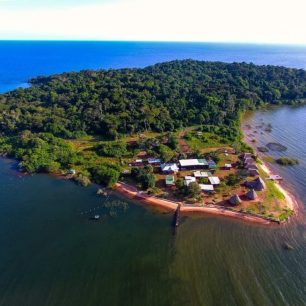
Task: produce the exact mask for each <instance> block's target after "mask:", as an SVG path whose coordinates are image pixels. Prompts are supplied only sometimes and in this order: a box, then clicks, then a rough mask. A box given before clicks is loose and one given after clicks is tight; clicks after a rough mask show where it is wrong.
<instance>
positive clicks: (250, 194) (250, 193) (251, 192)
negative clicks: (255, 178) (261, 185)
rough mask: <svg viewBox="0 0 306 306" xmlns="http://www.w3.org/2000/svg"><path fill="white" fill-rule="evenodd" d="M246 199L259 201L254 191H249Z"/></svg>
mask: <svg viewBox="0 0 306 306" xmlns="http://www.w3.org/2000/svg"><path fill="white" fill-rule="evenodd" d="M246 197H247V198H248V199H249V200H256V199H257V193H256V191H255V190H254V189H251V190H249V191H248V192H247V193H246Z"/></svg>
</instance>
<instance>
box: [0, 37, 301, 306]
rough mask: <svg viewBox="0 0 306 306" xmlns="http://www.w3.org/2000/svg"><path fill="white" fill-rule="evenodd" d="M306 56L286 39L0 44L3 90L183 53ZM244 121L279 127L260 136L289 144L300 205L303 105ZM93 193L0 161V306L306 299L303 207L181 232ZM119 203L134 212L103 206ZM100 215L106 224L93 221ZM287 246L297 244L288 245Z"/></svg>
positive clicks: (191, 222) (260, 58)
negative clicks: (269, 222)
mask: <svg viewBox="0 0 306 306" xmlns="http://www.w3.org/2000/svg"><path fill="white" fill-rule="evenodd" d="M305 55H306V52H305V48H304V49H302V48H300V47H297V48H295V47H291V48H288V47H281V46H278V47H275V46H270V47H268V46H264V47H262V46H252V45H221V44H152V43H141V44H136V43H77V42H71V43H29V42H28V43H26V42H24V43H17V42H10V43H7V42H1V43H0V63H1V65H0V89H1V91H5V90H8V89H11V88H14V87H16V86H19V85H21V84H23V83H25V82H26V81H27V79H28V78H29V77H33V76H35V75H38V74H49V73H55V72H62V71H65V70H67V71H68V70H80V69H84V68H99V67H105V68H108V67H125V66H128V67H131V66H133V67H134V66H135V67H142V66H145V65H148V64H153V63H154V62H157V61H163V60H168V59H176V58H196V59H207V60H223V61H243V60H244V61H253V62H255V63H260V64H283V65H286V66H291V67H298V68H303V67H304V68H306V58H305ZM248 120H249V122H250V124H251V125H252V126H256V125H257V123H258V122H266V123H271V124H272V126H273V129H272V132H271V133H266V132H263V134H261V132H258V133H257V136H256V138H257V142H258V144H266V143H267V142H270V141H272V140H273V141H276V142H280V143H282V144H285V145H286V146H287V147H288V150H287V152H285V153H282V154H286V155H288V156H292V157H297V158H298V159H299V160H300V165H298V166H296V167H292V168H286V169H284V168H280V167H277V166H274V167H275V168H274V170H275V171H277V172H278V173H280V174H281V175H283V176H284V178H285V180H286V184H287V186H289V188H290V190H291V191H292V192H294V194H296V196H297V197H298V198H299V199H300V200H301V205H302V207H304V204H305V200H304V199H305V192H306V189H305V186H306V176H305V163H306V146H305V132H304V131H305V125H306V108H305V107H302V108H287V107H284V108H280V109H276V110H272V111H268V112H258V113H256V114H255V115H254V116H253V117H251V118H249V119H248ZM259 124H260V123H259ZM269 154H270V152H269ZM271 154H272V153H271ZM273 154H275V155H277V154H280V153H275V152H274V153H273ZM95 192H96V187H90V188H81V187H79V186H77V185H75V184H73V183H71V182H67V181H62V180H59V179H56V178H52V177H49V176H46V175H35V176H23V177H21V176H19V175H18V174H17V173H16V172H15V171H14V162H13V161H10V160H5V159H0V229H1V230H0V246H1V247H0V305H1V306H2V305H3V306H33V305H35V306H45V305H47V306H61V305H63V306H70V305H71V306H84V305H88V306H98V305H103V306H104V305H106V306H109V305H112V306H113V305H118V306H121V305H124V306H129V305H131V306H138V305H139V306H146V305H152V306H156V305H175V306H177V305H178V306H180V305H186V306H187V305H188V306H189V305H194V306H199V305H203V306H218V305H220V306H221V305H222V306H224V305H226V306H227V305H228V306H237V305H238V306H240V305H241V306H244V305H250V306H251V305H258V306H265V305H271V306H282V305H290V306H303V305H306V226H305V225H304V224H305V220H304V217H303V216H304V215H303V214H302V216H301V217H300V218H299V219H298V220H295V221H292V222H291V223H290V224H288V225H287V226H280V227H272V228H266V227H259V226H254V225H249V224H244V223H241V222H239V221H234V220H228V219H222V218H215V217H205V216H204V217H203V216H202V217H188V218H186V219H185V220H184V221H183V223H182V224H181V226H180V228H179V230H178V232H177V234H176V236H174V235H173V232H172V228H171V221H172V216H171V215H169V214H161V213H157V212H154V211H152V210H151V209H146V208H144V207H142V206H140V205H138V204H136V203H133V202H126V200H122V199H119V198H116V197H115V196H110V197H98V196H97V195H96V194H95ZM119 200H120V201H124V202H125V203H127V204H128V208H127V210H125V211H124V210H122V209H116V210H115V211H113V212H112V213H111V214H110V211H109V209H107V208H102V206H103V205H105V204H109V203H114V201H119ZM94 208H95V210H94ZM89 210H91V212H88V211H89ZM86 212H87V213H86ZM97 212H98V213H99V214H101V215H102V220H101V222H92V221H89V220H88V219H89V217H90V216H91V215H92V214H93V213H97ZM284 242H287V243H290V245H292V246H293V248H294V249H293V250H292V251H286V250H284V249H283V244H284Z"/></svg>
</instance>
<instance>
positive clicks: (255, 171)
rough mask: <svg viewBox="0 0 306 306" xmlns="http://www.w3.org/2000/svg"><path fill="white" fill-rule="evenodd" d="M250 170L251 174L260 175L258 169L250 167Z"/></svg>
mask: <svg viewBox="0 0 306 306" xmlns="http://www.w3.org/2000/svg"><path fill="white" fill-rule="evenodd" d="M248 172H249V175H250V176H258V175H259V172H258V170H256V169H252V168H250V169H248Z"/></svg>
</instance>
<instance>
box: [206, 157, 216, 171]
mask: <svg viewBox="0 0 306 306" xmlns="http://www.w3.org/2000/svg"><path fill="white" fill-rule="evenodd" d="M216 168H217V164H216V163H215V162H214V161H213V160H212V159H210V160H209V161H208V169H210V170H215V169H216Z"/></svg>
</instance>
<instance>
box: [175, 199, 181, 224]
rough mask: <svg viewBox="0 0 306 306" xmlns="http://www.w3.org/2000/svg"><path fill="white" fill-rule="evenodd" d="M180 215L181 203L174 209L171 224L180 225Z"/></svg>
mask: <svg viewBox="0 0 306 306" xmlns="http://www.w3.org/2000/svg"><path fill="white" fill-rule="evenodd" d="M180 215H181V204H179V205H178V206H177V209H176V210H175V213H174V220H173V225H174V227H175V228H176V227H178V226H179V225H180Z"/></svg>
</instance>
